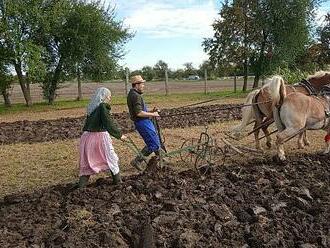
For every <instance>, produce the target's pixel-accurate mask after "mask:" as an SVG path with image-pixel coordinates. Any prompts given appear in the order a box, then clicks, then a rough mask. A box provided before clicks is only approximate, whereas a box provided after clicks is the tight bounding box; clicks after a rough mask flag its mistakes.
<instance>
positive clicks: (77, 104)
mask: <svg viewBox="0 0 330 248" xmlns="http://www.w3.org/2000/svg"><path fill="white" fill-rule="evenodd" d="M246 94H247V93H243V92H241V91H238V92H236V93H234V92H233V91H221V92H211V93H208V94H206V95H205V94H203V93H180V94H170V95H168V96H165V95H164V94H152V95H148V94H145V97H144V99H145V101H146V103H149V104H150V103H153V104H159V103H163V102H183V103H184V102H187V101H190V102H191V101H204V100H205V101H206V100H210V99H216V98H225V97H227V96H228V97H231V98H242V97H245V96H246ZM88 102H89V99H83V100H81V101H76V100H58V101H55V103H54V104H53V105H49V104H48V103H46V102H38V103H34V104H33V106H31V107H27V106H25V104H24V103H17V104H13V105H12V106H11V107H9V108H8V107H5V106H4V105H3V104H2V105H0V115H5V114H6V115H7V114H14V113H21V112H45V111H53V110H63V109H75V108H85V107H86V106H87V104H88ZM125 104H126V97H125V96H114V97H113V98H112V105H125Z"/></svg>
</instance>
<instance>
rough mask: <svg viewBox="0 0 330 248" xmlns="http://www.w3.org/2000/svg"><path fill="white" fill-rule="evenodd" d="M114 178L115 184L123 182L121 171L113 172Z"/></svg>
mask: <svg viewBox="0 0 330 248" xmlns="http://www.w3.org/2000/svg"><path fill="white" fill-rule="evenodd" d="M111 174H112V173H111ZM112 180H113V184H115V185H117V184H120V183H122V182H123V181H122V180H121V176H120V173H119V172H118V173H117V174H116V175H114V174H112Z"/></svg>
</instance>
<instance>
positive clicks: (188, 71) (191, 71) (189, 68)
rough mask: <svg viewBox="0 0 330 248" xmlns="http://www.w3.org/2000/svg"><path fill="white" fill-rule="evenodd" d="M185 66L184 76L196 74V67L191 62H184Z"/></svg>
mask: <svg viewBox="0 0 330 248" xmlns="http://www.w3.org/2000/svg"><path fill="white" fill-rule="evenodd" d="M183 66H184V77H186V78H187V77H189V76H190V75H195V74H196V69H195V68H194V66H193V64H192V63H191V62H187V63H184V64H183Z"/></svg>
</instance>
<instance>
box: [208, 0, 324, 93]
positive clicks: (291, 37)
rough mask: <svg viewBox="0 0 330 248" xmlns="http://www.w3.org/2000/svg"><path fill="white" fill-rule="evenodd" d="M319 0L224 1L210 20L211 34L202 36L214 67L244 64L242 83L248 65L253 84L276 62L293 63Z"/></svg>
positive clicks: (284, 64)
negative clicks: (213, 18) (253, 79)
mask: <svg viewBox="0 0 330 248" xmlns="http://www.w3.org/2000/svg"><path fill="white" fill-rule="evenodd" d="M318 2H319V0H296V1H286V0H278V1H275V0H234V1H232V3H229V2H228V1H226V2H225V3H224V4H223V6H222V9H221V10H220V13H219V15H220V17H219V19H218V20H216V21H215V23H214V24H213V29H214V32H215V33H214V36H213V38H209V39H205V40H204V42H203V46H204V50H205V51H206V52H207V53H208V54H209V56H210V62H211V64H212V65H213V66H215V67H219V66H222V67H228V65H229V64H231V63H234V64H236V65H237V66H238V67H243V71H244V78H245V80H244V86H243V91H244V90H246V79H247V75H248V68H250V69H251V70H252V71H253V73H254V75H255V81H254V87H257V86H258V81H259V78H260V76H261V75H264V74H266V73H268V72H272V71H274V70H275V69H276V68H277V67H279V66H287V65H292V64H293V63H294V62H295V59H296V58H297V57H298V56H300V55H301V54H302V53H303V51H304V49H305V47H306V45H307V44H308V42H309V30H310V22H311V20H312V19H313V15H312V14H309V13H313V10H314V9H315V6H316V4H317V3H318Z"/></svg>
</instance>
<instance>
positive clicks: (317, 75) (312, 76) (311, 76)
mask: <svg viewBox="0 0 330 248" xmlns="http://www.w3.org/2000/svg"><path fill="white" fill-rule="evenodd" d="M325 74H330V71H317V72H315V74H313V75H308V77H307V80H308V79H311V78H320V77H323V76H325Z"/></svg>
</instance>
